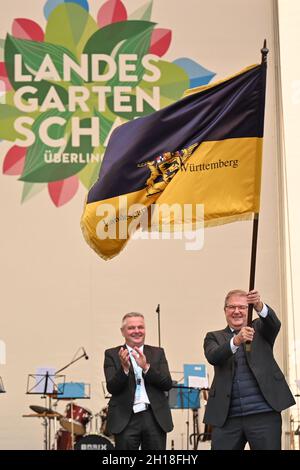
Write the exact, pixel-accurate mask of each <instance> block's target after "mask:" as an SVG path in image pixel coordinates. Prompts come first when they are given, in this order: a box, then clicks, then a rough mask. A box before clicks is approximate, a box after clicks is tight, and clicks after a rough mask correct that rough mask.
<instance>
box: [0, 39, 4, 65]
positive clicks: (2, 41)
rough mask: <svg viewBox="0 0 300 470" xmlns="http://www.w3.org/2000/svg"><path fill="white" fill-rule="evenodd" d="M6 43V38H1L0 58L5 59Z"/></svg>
mask: <svg viewBox="0 0 300 470" xmlns="http://www.w3.org/2000/svg"><path fill="white" fill-rule="evenodd" d="M4 44H5V39H0V60H1V61H2V60H4Z"/></svg>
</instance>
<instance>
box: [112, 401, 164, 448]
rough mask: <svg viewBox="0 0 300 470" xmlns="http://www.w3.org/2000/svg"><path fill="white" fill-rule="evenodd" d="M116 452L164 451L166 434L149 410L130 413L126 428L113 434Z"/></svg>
mask: <svg viewBox="0 0 300 470" xmlns="http://www.w3.org/2000/svg"><path fill="white" fill-rule="evenodd" d="M115 442H116V450H138V449H139V448H141V449H142V450H165V448H166V433H165V432H164V431H163V430H162V429H161V427H160V426H159V424H158V423H157V421H156V419H155V418H154V415H153V413H152V411H151V408H149V409H148V410H146V411H141V412H140V413H132V416H131V419H130V421H129V423H128V425H127V426H126V428H125V429H124V430H123V431H122V432H120V433H119V434H115Z"/></svg>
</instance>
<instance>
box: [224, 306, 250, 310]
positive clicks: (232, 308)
mask: <svg viewBox="0 0 300 470" xmlns="http://www.w3.org/2000/svg"><path fill="white" fill-rule="evenodd" d="M225 307H226V308H228V310H235V309H236V308H237V309H238V310H248V305H225Z"/></svg>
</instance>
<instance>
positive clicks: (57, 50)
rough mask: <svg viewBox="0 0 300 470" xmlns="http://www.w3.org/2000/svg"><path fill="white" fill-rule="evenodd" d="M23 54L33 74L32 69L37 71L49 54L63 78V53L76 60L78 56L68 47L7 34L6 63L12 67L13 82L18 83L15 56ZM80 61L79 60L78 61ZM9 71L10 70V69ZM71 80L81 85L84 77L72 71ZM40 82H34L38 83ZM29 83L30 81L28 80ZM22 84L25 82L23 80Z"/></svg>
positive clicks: (24, 62) (11, 76)
mask: <svg viewBox="0 0 300 470" xmlns="http://www.w3.org/2000/svg"><path fill="white" fill-rule="evenodd" d="M15 54H21V55H22V60H23V64H24V66H25V67H26V68H27V73H28V71H29V74H30V75H32V73H31V72H30V70H33V71H34V72H37V71H38V70H39V68H40V66H41V64H42V62H43V60H44V59H45V56H46V55H47V54H48V55H49V56H50V58H51V61H52V62H53V64H54V66H55V68H56V70H57V72H58V74H59V76H60V77H61V78H63V55H64V54H65V55H67V56H69V57H70V58H71V59H73V60H74V61H75V62H77V59H76V57H75V56H74V54H72V53H71V52H70V51H69V50H68V49H66V48H65V47H62V46H56V45H54V44H50V43H47V42H35V41H29V40H27V39H17V38H14V37H13V36H10V35H9V34H8V35H7V38H6V41H5V63H6V66H7V67H8V69H10V74H9V78H12V80H13V83H16V81H15V77H14V56H15ZM77 63H78V62H77ZM8 72H9V70H8ZM71 80H72V84H73V85H81V84H82V79H81V78H80V77H79V76H78V75H77V74H76V73H73V72H72V75H71ZM37 83H38V82H34V85H36V84H37ZM26 84H28V82H26ZM22 86H24V83H23V82H22Z"/></svg>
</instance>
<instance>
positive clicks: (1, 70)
mask: <svg viewBox="0 0 300 470" xmlns="http://www.w3.org/2000/svg"><path fill="white" fill-rule="evenodd" d="M0 80H2V81H3V82H4V84H5V90H6V91H8V90H11V89H12V86H11V83H10V81H9V79H8V76H7V71H6V66H5V63H4V62H0Z"/></svg>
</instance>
